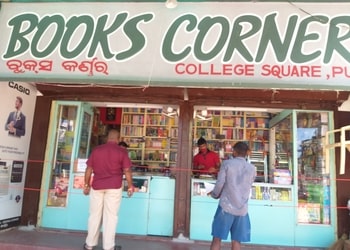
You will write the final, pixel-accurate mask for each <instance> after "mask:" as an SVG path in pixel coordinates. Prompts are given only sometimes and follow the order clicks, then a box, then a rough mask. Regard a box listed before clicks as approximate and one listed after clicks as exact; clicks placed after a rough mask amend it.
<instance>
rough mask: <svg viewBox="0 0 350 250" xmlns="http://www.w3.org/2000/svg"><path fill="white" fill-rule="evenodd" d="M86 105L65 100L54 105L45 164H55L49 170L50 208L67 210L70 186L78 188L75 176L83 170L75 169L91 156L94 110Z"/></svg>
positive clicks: (47, 203) (48, 204) (48, 203)
mask: <svg viewBox="0 0 350 250" xmlns="http://www.w3.org/2000/svg"><path fill="white" fill-rule="evenodd" d="M84 105H85V104H83V103H80V102H79V103H74V102H64V101H62V102H55V103H54V105H53V112H52V117H51V124H52V128H53V131H52V133H51V137H50V138H49V139H48V140H49V141H50V142H49V143H48V147H49V151H48V154H49V155H48V156H47V161H46V162H47V163H48V166H49V165H50V163H52V167H49V168H48V170H49V171H48V172H49V173H48V175H49V180H50V182H49V183H48V197H47V202H46V205H47V206H48V207H66V206H67V198H68V193H69V189H70V188H69V187H70V183H75V184H74V185H76V182H77V181H76V180H74V181H73V179H76V178H77V177H76V175H75V173H77V172H79V171H80V172H83V171H84V170H83V169H77V168H75V167H74V166H75V165H76V164H75V162H76V161H77V159H78V158H87V156H88V154H89V145H90V143H89V142H90V134H91V132H90V131H91V122H92V111H91V109H89V108H85V106H84ZM73 173H74V176H73Z"/></svg>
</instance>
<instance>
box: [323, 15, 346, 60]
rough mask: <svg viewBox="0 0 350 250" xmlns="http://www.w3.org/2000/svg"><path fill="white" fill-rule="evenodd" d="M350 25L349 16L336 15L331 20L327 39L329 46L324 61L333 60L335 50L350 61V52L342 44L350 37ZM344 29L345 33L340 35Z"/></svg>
mask: <svg viewBox="0 0 350 250" xmlns="http://www.w3.org/2000/svg"><path fill="white" fill-rule="evenodd" d="M349 27H350V17H349V16H340V17H335V18H334V19H332V20H331V22H330V27H329V34H328V40H327V47H326V51H325V56H324V59H323V62H324V63H329V62H330V61H331V59H332V56H333V53H334V51H337V52H338V53H339V54H340V55H341V56H342V57H343V58H344V59H345V60H346V61H347V62H350V52H349V50H348V49H346V47H344V45H343V44H342V42H343V41H345V40H347V39H349V38H350V30H349ZM342 31H343V35H342V36H340V35H339V34H340V33H341V32H342ZM345 31H347V33H345Z"/></svg>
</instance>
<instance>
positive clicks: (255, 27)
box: [223, 15, 261, 62]
mask: <svg viewBox="0 0 350 250" xmlns="http://www.w3.org/2000/svg"><path fill="white" fill-rule="evenodd" d="M244 23H247V24H248V25H249V26H250V29H249V30H248V31H247V32H245V33H244V34H242V31H243V24H244ZM260 28H261V20H260V19H259V18H258V17H256V16H253V15H246V16H240V17H238V18H237V19H236V20H235V22H234V25H233V27H232V34H231V38H230V41H229V44H228V47H227V50H226V53H225V56H224V60H223V61H224V62H229V61H231V59H232V57H233V53H234V52H235V50H236V51H237V53H240V54H241V56H242V57H243V58H244V59H245V60H246V61H248V62H252V61H253V56H252V55H251V53H250V52H249V50H248V49H247V47H248V46H245V45H244V43H243V41H244V40H245V39H248V38H250V37H252V36H253V35H255V34H256V33H257V32H259V30H260Z"/></svg>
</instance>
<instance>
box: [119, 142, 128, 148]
mask: <svg viewBox="0 0 350 250" xmlns="http://www.w3.org/2000/svg"><path fill="white" fill-rule="evenodd" d="M118 145H119V146H122V147H126V148H128V147H129V145H128V144H126V142H124V141H121V142H119V143H118Z"/></svg>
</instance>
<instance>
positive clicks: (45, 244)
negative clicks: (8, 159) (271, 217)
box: [0, 227, 323, 250]
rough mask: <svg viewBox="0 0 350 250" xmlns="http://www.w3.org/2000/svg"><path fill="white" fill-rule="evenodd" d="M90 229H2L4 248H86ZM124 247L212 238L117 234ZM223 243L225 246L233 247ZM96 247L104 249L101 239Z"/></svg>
mask: <svg viewBox="0 0 350 250" xmlns="http://www.w3.org/2000/svg"><path fill="white" fill-rule="evenodd" d="M85 236H86V232H75V231H74V232H72V231H54V230H43V229H36V228H34V227H18V228H12V229H9V230H4V231H0V250H34V249H35V250H78V249H80V250H82V249H83V244H84V240H85ZM116 241H117V244H118V245H121V246H122V250H209V248H210V242H202V241H191V240H188V239H187V238H184V237H179V238H177V239H172V238H169V237H152V236H147V237H146V236H131V235H117V236H116ZM229 249H230V244H228V243H225V244H223V247H222V250H229ZM268 249H275V250H292V249H293V250H311V249H312V250H320V249H323V248H299V247H280V246H266V245H264V246H262V245H261V246H260V245H249V244H246V245H243V247H242V250H268ZM94 250H102V248H101V243H100V245H99V246H98V247H96V248H94Z"/></svg>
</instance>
